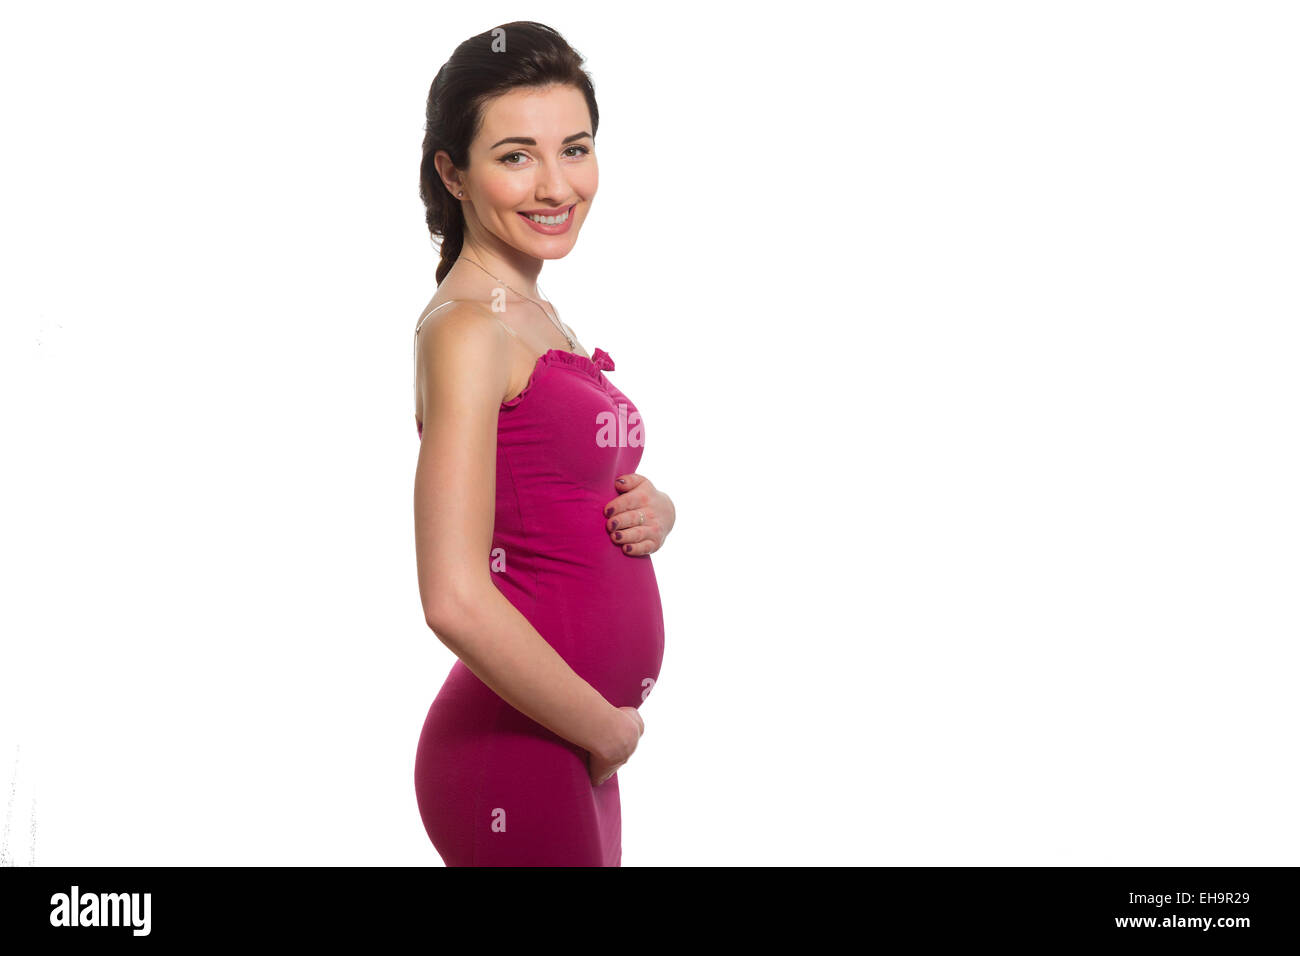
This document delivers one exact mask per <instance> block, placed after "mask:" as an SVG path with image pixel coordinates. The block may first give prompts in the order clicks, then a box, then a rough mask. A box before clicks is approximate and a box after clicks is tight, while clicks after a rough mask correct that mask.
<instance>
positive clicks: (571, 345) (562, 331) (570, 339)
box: [460, 253, 578, 352]
mask: <svg viewBox="0 0 1300 956" xmlns="http://www.w3.org/2000/svg"><path fill="white" fill-rule="evenodd" d="M460 258H462V259H464V260H465V261H466V262H474V260H473V259H471V258H470V257H469V256H467V255H464V254H463V253H462V254H461V256H460ZM474 265H476V266H478V267H479V268H480V269H483V271H484V272H487V274H488V275H490V276H492V278H493V279H496V280H497V282H501V280H500V279H497V277H496V276H494V275H492V273H490V272H488V271H487V269H484V268H483V266H481V265H479V264H478V263H477V262H474ZM501 284H502V285H505V286H506V288H507V289H509V290H510V291H511V292H513V293H514V294H515V295H517V296H519V297H520V298H521V299H527V300H528V301H529V302H531V303H532V304H533V305H535V306H537V307H538V308H539V309H542V315H544V316H546V317H547V318H548V319H550V320H551V321H552V322H553V323H555V327H556V328H557V329H559V330H560V334H561V335H563V336H564V341H566V342H568V343H569V351H570V352H576V351H578V343H577V342H575V341H574V340H573V336H572V335H570V334H569V330H568V329H566V328H565V327H564V326H563V325H562V324H561V322H560V320H559V319H557V318H556V317H555V316H554V315H552V314H550V313H548V312H547V311H546V310H545V309H543V308H542V304H541V303H540V302H538V301H537V300H536V299H534V298H532V297H531V296H527V295H524V294H523V293H522V292H520V291H519V290H518V289H516V288H513V287H512V286H508V285H506V284H505V283H504V282H501ZM537 288H538V291H541V286H538V287H537ZM552 308H554V307H553V306H552Z"/></svg>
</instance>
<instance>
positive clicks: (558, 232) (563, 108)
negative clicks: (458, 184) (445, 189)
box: [452, 86, 599, 259]
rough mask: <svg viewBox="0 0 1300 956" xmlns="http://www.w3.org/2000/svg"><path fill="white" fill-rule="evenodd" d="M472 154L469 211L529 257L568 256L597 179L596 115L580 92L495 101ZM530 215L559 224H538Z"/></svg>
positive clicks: (530, 93) (523, 92) (513, 94)
mask: <svg viewBox="0 0 1300 956" xmlns="http://www.w3.org/2000/svg"><path fill="white" fill-rule="evenodd" d="M469 154H470V155H469V169H468V170H466V171H465V173H464V175H463V178H464V186H463V187H462V188H463V189H464V192H465V195H464V197H462V198H463V200H465V201H468V203H469V204H470V205H468V206H467V207H466V209H465V212H466V214H467V215H470V216H474V217H476V218H477V219H478V221H479V222H480V223H481V224H482V225H483V227H484V228H486V229H487V230H488V231H490V232H491V233H493V234H494V235H495V236H496V237H497V238H498V239H500V240H501V241H503V242H505V243H507V244H509V245H511V246H514V247H515V248H516V249H518V250H519V251H521V252H523V253H525V254H527V255H530V256H533V257H535V258H538V259H560V258H563V257H564V256H566V255H568V254H569V252H570V251H571V250H572V249H573V245H574V243H576V242H577V241H578V231H579V230H580V229H581V228H582V223H583V221H584V220H585V219H586V218H587V210H588V208H589V207H590V205H591V201H592V199H593V198H595V195H596V183H597V179H598V178H599V177H598V175H597V170H596V142H595V140H594V139H593V138H592V130H591V115H590V112H589V111H588V109H587V100H586V98H585V97H583V95H582V93H581V92H579V91H578V90H577V89H576V88H575V87H572V86H552V87H548V88H547V89H545V90H537V89H520V90H512V91H510V92H509V93H505V94H503V95H501V96H499V97H497V98H496V99H494V100H492V101H491V102H489V103H488V105H487V107H486V108H485V110H484V115H483V124H482V128H481V129H480V130H479V133H478V135H477V136H476V137H475V138H474V142H473V143H471V144H470V150H469ZM452 194H453V195H455V190H453V191H452ZM527 214H535V215H539V216H544V217H549V218H553V219H555V220H556V221H555V222H554V223H545V222H542V223H538V222H535V221H534V220H533V219H532V218H531V216H529V215H527Z"/></svg>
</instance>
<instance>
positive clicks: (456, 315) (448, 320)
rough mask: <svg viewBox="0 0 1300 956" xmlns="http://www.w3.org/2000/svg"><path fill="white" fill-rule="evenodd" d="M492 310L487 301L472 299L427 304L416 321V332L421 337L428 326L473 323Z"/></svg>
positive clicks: (489, 313) (488, 314)
mask: <svg viewBox="0 0 1300 956" xmlns="http://www.w3.org/2000/svg"><path fill="white" fill-rule="evenodd" d="M491 314H492V310H491V309H490V308H489V307H488V304H487V303H486V302H475V301H474V300H472V299H448V300H447V301H445V302H440V303H437V304H430V305H426V306H425V307H424V309H423V311H421V312H420V318H419V320H417V321H416V323H415V334H416V337H417V338H419V337H420V336H421V335H422V333H423V331H424V330H425V329H426V328H429V327H431V326H435V325H443V326H446V325H448V324H451V325H453V326H461V325H464V324H472V323H474V322H475V321H478V320H480V319H481V317H482V316H490V315H491Z"/></svg>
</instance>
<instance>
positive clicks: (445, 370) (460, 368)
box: [415, 300, 510, 422]
mask: <svg viewBox="0 0 1300 956" xmlns="http://www.w3.org/2000/svg"><path fill="white" fill-rule="evenodd" d="M434 309H435V310H436V311H431V310H430V309H425V311H424V313H423V314H422V316H421V319H420V321H419V323H418V324H417V326H416V334H415V353H416V362H415V386H416V404H417V408H416V420H417V421H418V422H423V420H424V413H425V405H426V400H428V399H430V397H431V396H432V395H434V394H440V395H443V396H452V395H455V396H459V399H460V400H464V401H470V402H478V401H479V399H480V396H482V397H483V400H484V401H488V400H489V399H491V401H490V402H489V404H491V405H492V407H495V405H496V404H497V403H499V402H500V395H501V394H502V393H504V392H505V390H506V388H507V386H508V385H509V375H510V367H509V362H508V361H503V356H504V355H505V354H506V353H505V351H504V349H503V345H504V343H503V339H504V338H505V337H506V334H505V332H504V330H502V329H501V327H500V325H499V324H498V323H497V322H494V321H492V310H491V308H490V307H489V306H488V305H487V303H481V302H473V301H468V300H455V301H450V302H447V303H445V305H444V306H443V307H437V306H435V307H434ZM493 396H496V397H495V398H493Z"/></svg>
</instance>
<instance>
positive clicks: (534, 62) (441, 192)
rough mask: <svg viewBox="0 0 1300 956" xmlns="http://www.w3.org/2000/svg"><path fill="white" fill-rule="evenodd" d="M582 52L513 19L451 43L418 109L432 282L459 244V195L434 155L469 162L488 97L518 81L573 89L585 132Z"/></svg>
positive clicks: (590, 102) (596, 115) (595, 116)
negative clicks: (435, 239) (436, 254)
mask: <svg viewBox="0 0 1300 956" xmlns="http://www.w3.org/2000/svg"><path fill="white" fill-rule="evenodd" d="M582 63H583V58H582V56H581V55H580V54H579V53H578V52H577V51H576V50H574V49H573V47H571V46H569V44H568V43H567V42H565V39H564V37H562V36H560V34H559V33H557V32H556V31H555V30H553V29H551V28H550V27H548V26H545V25H544V24H541V23H534V22H532V21H530V20H519V21H516V22H514V23H503V24H502V25H501V26H499V27H495V28H493V29H491V30H486V31H484V32H483V33H480V34H479V35H478V36H473V37H470V38H469V39H468V40H466V41H465V42H464V43H462V44H461V45H460V46H458V47H456V50H455V52H454V53H452V55H451V58H450V59H449V60H447V62H446V63H444V64H443V65H442V69H440V70H439V71H438V75H437V76H435V77H434V78H433V86H431V87H430V88H429V104H428V107H427V108H426V109H425V126H424V156H423V158H422V159H421V160H420V198H421V199H422V200H423V201H424V219H425V222H426V223H428V225H429V235H430V236H440V237H441V239H442V241H441V243H440V246H439V248H440V251H441V253H442V261H441V262H439V263H438V271H437V273H436V279H437V282H438V283H439V284H441V282H442V280H443V279H444V278H445V277H446V275H447V273H448V272H449V271H450V270H451V267H452V264H453V263H455V261H456V257H457V256H459V255H460V251H461V248H462V247H463V246H464V244H465V214H464V212H462V211H461V204H460V200H459V199H457V198H456V197H455V196H453V195H451V193H449V192H448V191H447V187H446V186H445V185H444V184H443V181H442V178H441V177H440V176H439V175H438V169H437V167H436V166H435V165H434V164H433V156H434V154H435V153H436V152H438V150H440V149H441V150H446V151H447V155H448V156H450V157H451V162H452V165H454V166H455V167H456V168H457V169H459V170H464V169H466V168H468V166H469V144H470V143H471V142H472V141H473V139H474V137H475V136H476V135H478V131H479V127H480V126H481V125H482V121H483V108H484V106H485V105H486V104H487V101H488V100H490V99H492V98H493V97H495V96H500V95H501V94H503V93H506V92H508V91H510V90H513V89H518V88H520V87H537V88H540V87H546V86H551V85H553V84H562V85H566V86H574V87H577V89H578V90H580V91H581V92H582V95H583V96H585V97H586V99H587V108H588V109H589V110H590V111H591V135H592V136H593V137H594V136H595V135H596V127H597V126H598V125H599V124H600V112H599V110H597V108H596V91H595V90H594V89H593V87H592V85H591V77H590V76H588V75H587V72H586V70H584V69H583V68H582Z"/></svg>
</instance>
